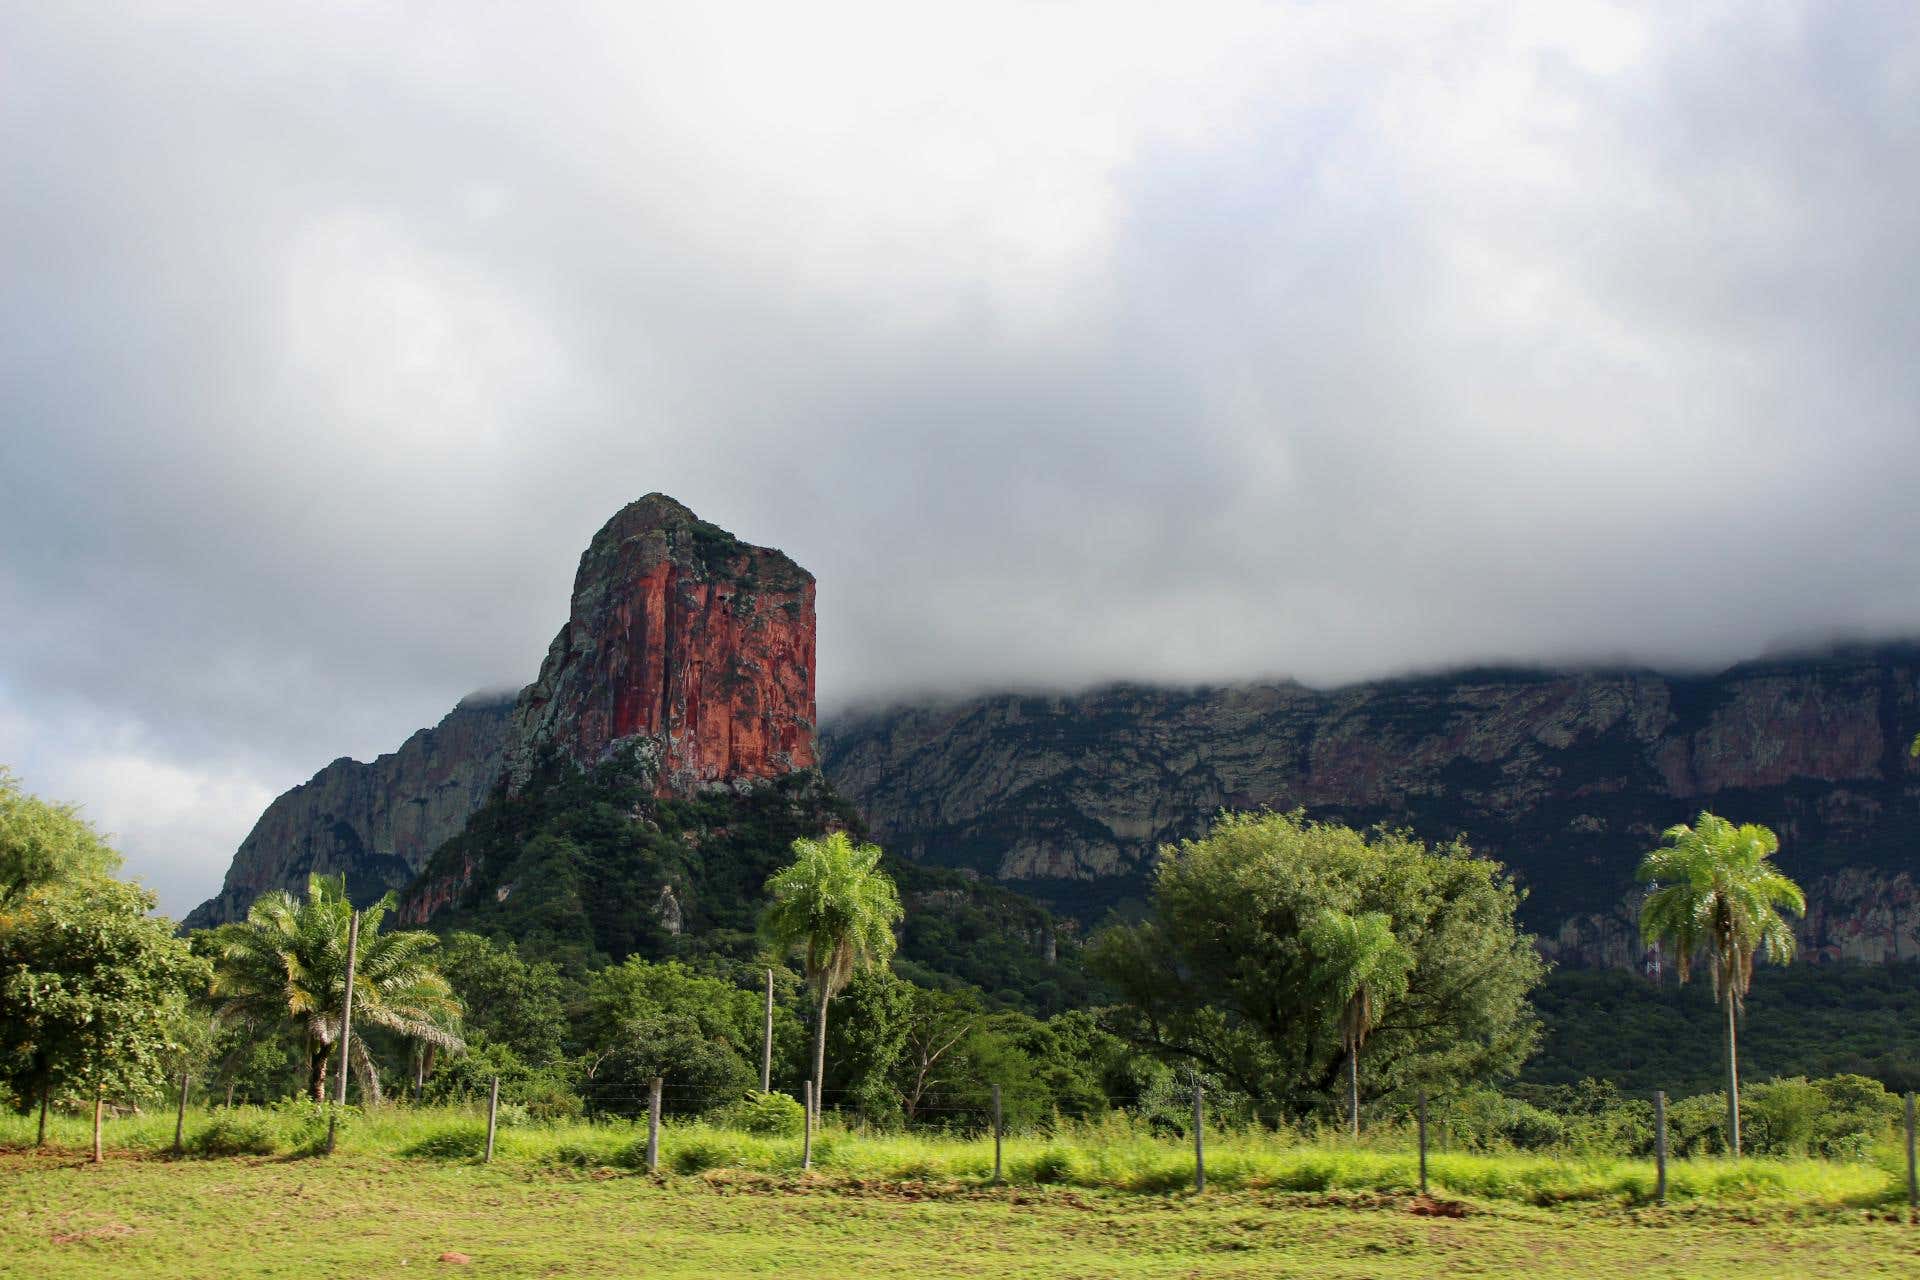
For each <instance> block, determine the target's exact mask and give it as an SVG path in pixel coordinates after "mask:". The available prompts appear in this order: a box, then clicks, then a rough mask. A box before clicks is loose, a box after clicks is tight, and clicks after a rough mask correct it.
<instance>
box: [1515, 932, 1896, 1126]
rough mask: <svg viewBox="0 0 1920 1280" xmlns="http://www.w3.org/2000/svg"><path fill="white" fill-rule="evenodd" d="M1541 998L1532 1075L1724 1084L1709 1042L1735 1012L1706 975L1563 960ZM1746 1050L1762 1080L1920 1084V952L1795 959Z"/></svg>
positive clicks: (1663, 1084)
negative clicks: (1842, 1078) (1882, 960)
mask: <svg viewBox="0 0 1920 1280" xmlns="http://www.w3.org/2000/svg"><path fill="white" fill-rule="evenodd" d="M1533 1003H1534V1007H1535V1008H1536V1009H1537V1010H1538V1011H1539V1015H1540V1021H1541V1023H1542V1025H1543V1027H1544V1028H1545V1034H1544V1035H1543V1036H1542V1038H1541V1043H1540V1050H1539V1052H1538V1053H1536V1054H1535V1055H1534V1056H1533V1058H1531V1059H1530V1060H1529V1061H1528V1062H1527V1064H1526V1066H1525V1067H1524V1068H1522V1070H1521V1073H1520V1079H1521V1080H1522V1081H1525V1082H1527V1083H1529V1084H1541V1085H1552V1084H1574V1083H1577V1082H1578V1081H1579V1080H1581V1079H1583V1078H1585V1077H1587V1076H1595V1077H1605V1078H1607V1079H1610V1080H1613V1081H1615V1082H1617V1083H1618V1084H1619V1085H1620V1087H1621V1088H1622V1089H1623V1090H1625V1091H1627V1092H1629V1093H1634V1094H1639V1095H1641V1096H1645V1095H1647V1094H1650V1093H1651V1092H1652V1091H1653V1090H1655V1089H1665V1090H1667V1091H1668V1092H1669V1093H1673V1094H1689V1093H1704V1092H1707V1091H1708V1090H1712V1089H1718V1088H1724V1087H1725V1081H1726V1065H1725V1063H1724V1061H1723V1060H1722V1057H1721V1054H1719V1053H1716V1052H1713V1051H1712V1050H1711V1049H1710V1048H1709V1047H1708V1046H1709V1045H1711V1043H1712V1041H1713V1039H1714V1037H1715V1036H1716V1034H1717V1033H1718V1032H1719V1031H1720V1029H1721V1025H1722V1018H1723V1017H1724V1015H1723V1014H1721V1013H1720V1011H1719V1009H1718V1007H1717V1005H1716V1003H1715V1001H1714V997H1713V993H1712V991H1711V990H1710V989H1709V987H1708V986H1707V984H1706V983H1703V982H1694V983H1689V984H1688V985H1686V986H1684V987H1682V986H1680V985H1679V984H1678V983H1676V982H1675V981H1674V979H1673V978H1672V977H1671V976H1668V977H1667V978H1665V979H1664V980H1660V981H1656V980H1653V979H1650V978H1648V977H1646V976H1644V975H1641V974H1635V973H1627V972H1622V971H1619V970H1596V969H1587V970H1581V969H1573V970H1563V971H1559V972H1555V973H1552V974H1549V975H1548V977H1547V980H1546V981H1545V982H1544V983H1542V984H1541V986H1540V987H1539V989H1538V990H1536V991H1535V993H1534V996H1533ZM1740 1060H1741V1063H1742V1066H1743V1069H1744V1071H1745V1074H1746V1075H1747V1076H1748V1077H1749V1078H1750V1079H1754V1080H1763V1079H1767V1078H1769V1077H1773V1076H1790V1075H1804V1076H1824V1075H1863V1076H1871V1077H1873V1078H1874V1079H1876V1080H1879V1081H1880V1082H1881V1083H1882V1084H1884V1085H1886V1086H1887V1088H1889V1089H1891V1090H1893V1091H1894V1092H1896V1093H1902V1092H1905V1091H1906V1090H1909V1089H1920V961H1913V960H1906V961H1901V962H1900V963H1897V964H1887V965H1867V964H1828V965H1814V964H1794V965H1787V966H1785V967H1783V968H1780V969H1777V970H1775V971H1773V972H1770V973H1768V974H1767V975H1766V979H1765V981H1762V982H1757V983H1755V984H1754V987H1753V991H1752V993H1751V994H1750V995H1748V997H1747V1007H1746V1013H1745V1016H1744V1017H1743V1018H1742V1020H1741V1024H1740Z"/></svg>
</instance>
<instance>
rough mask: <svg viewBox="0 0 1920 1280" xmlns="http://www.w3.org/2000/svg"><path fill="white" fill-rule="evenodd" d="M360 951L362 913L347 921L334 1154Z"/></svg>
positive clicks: (331, 1124) (330, 1128)
mask: <svg viewBox="0 0 1920 1280" xmlns="http://www.w3.org/2000/svg"><path fill="white" fill-rule="evenodd" d="M359 951H360V913H359V912H358V911H356V912H354V913H353V916H352V918H351V919H349V920H348V921H347V990H346V995H345V999H344V1000H343V1002H342V1003H341V1006H340V1098H339V1101H338V1103H337V1104H336V1105H335V1106H334V1109H333V1110H332V1111H329V1112H328V1113H327V1154H328V1155H332V1154H333V1142H334V1138H335V1136H336V1135H337V1133H338V1131H339V1127H340V1108H341V1107H344V1106H346V1105H347V1070H348V1068H349V1067H350V1066H351V1065H352V1049H353V965H354V961H355V960H356V959H358V957H359Z"/></svg>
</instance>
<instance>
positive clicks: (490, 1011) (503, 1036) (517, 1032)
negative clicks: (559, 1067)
mask: <svg viewBox="0 0 1920 1280" xmlns="http://www.w3.org/2000/svg"><path fill="white" fill-rule="evenodd" d="M439 967H440V973H441V975H442V976H444V977H445V978H446V980H447V983H448V985H449V986H451V987H452V988H453V994H454V995H455V996H456V997H457V998H458V999H459V1001H460V1005H461V1008H462V1009H464V1010H465V1013H464V1014H463V1017H462V1027H461V1029H462V1031H463V1033H464V1034H465V1035H466V1036H467V1037H468V1039H470V1040H471V1039H473V1038H474V1037H475V1036H476V1035H477V1036H483V1037H485V1038H486V1039H487V1040H489V1041H492V1042H493V1043H495V1044H504V1045H507V1046H508V1047H510V1048H511V1049H512V1050H513V1051H514V1053H515V1054H516V1055H518V1056H519V1057H520V1058H521V1059H522V1060H523V1061H525V1062H527V1063H528V1064H530V1065H532V1066H544V1065H546V1064H548V1063H551V1062H555V1061H558V1060H559V1059H560V1058H561V1057H563V1056H564V1055H565V1052H566V1049H565V1043H566V1039H567V1009H566V1000H567V997H568V995H569V993H570V991H573V990H577V988H572V987H570V985H569V983H568V982H567V980H566V979H565V978H563V977H561V976H560V971H559V969H558V967H557V966H555V965H554V964H553V963H552V962H551V961H547V960H534V961H528V960H527V959H525V958H524V957H523V956H522V955H521V954H520V948H519V946H518V945H517V944H515V943H513V942H501V943H494V942H489V941H488V940H487V939H485V938H483V937H481V936H480V935H478V934H474V933H455V934H450V935H449V936H448V937H446V938H445V939H444V940H443V941H442V943H441V949H440V964H439Z"/></svg>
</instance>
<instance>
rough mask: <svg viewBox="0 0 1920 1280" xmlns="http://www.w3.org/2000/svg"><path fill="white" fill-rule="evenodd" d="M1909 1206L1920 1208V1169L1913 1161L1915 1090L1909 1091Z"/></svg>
mask: <svg viewBox="0 0 1920 1280" xmlns="http://www.w3.org/2000/svg"><path fill="white" fill-rule="evenodd" d="M1907 1208H1908V1209H1909V1210H1911V1209H1915V1208H1920V1170H1916V1168H1915V1166H1914V1162H1913V1091H1912V1090H1911V1089H1909V1090H1908V1091H1907Z"/></svg>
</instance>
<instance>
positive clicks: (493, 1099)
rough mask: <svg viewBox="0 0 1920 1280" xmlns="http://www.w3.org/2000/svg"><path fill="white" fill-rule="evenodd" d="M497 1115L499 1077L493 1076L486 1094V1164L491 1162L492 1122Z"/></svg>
mask: <svg viewBox="0 0 1920 1280" xmlns="http://www.w3.org/2000/svg"><path fill="white" fill-rule="evenodd" d="M499 1115H500V1077H499V1076H495V1077H494V1078H493V1089H492V1090H491V1091H490V1092H489V1093H488V1094H487V1159H486V1163H488V1164H492V1163H493V1127H494V1122H495V1120H496V1118H497V1117H498V1116H499Z"/></svg>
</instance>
